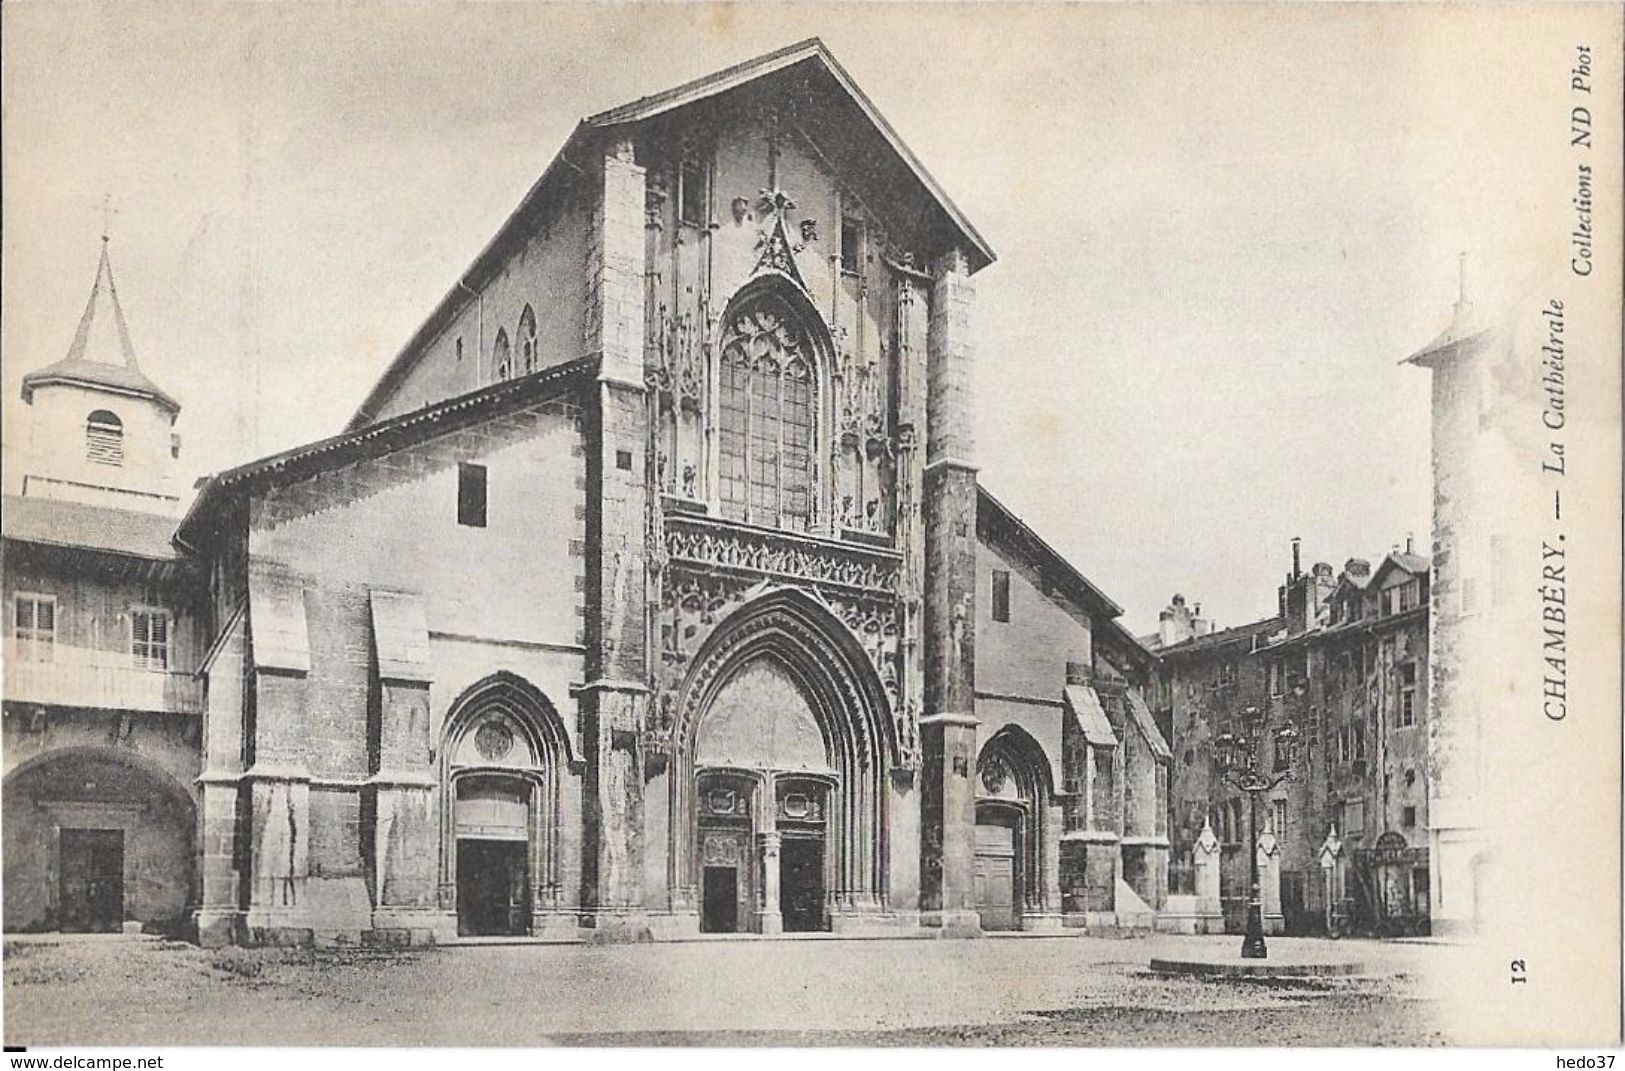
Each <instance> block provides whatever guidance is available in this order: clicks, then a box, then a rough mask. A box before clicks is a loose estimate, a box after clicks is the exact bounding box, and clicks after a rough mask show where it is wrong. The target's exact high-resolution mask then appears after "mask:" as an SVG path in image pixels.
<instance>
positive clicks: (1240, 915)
mask: <svg viewBox="0 0 1625 1071" xmlns="http://www.w3.org/2000/svg"><path fill="white" fill-rule="evenodd" d="M1429 584H1430V570H1429V565H1428V561H1427V559H1425V558H1422V557H1420V556H1419V555H1417V554H1415V553H1414V551H1413V550H1412V548H1411V546H1410V545H1409V543H1408V542H1407V545H1406V547H1405V549H1404V550H1400V549H1398V548H1395V549H1394V550H1393V551H1391V552H1390V553H1388V554H1387V555H1385V556H1384V557H1383V558H1382V560H1381V561H1380V562H1378V564H1377V565H1376V566H1375V567H1374V568H1373V567H1372V565H1371V564H1370V563H1369V562H1368V561H1365V560H1362V559H1350V560H1349V561H1348V562H1347V563H1346V564H1345V565H1344V567H1343V569H1342V570H1341V571H1340V572H1335V573H1334V570H1333V567H1332V566H1331V565H1329V564H1326V563H1324V562H1322V563H1317V564H1315V565H1314V566H1313V567H1312V568H1310V569H1309V570H1308V571H1307V572H1306V571H1304V570H1303V569H1302V567H1301V563H1300V560H1299V549H1298V545H1297V544H1296V542H1294V544H1293V562H1292V570H1291V572H1290V573H1288V574H1287V576H1286V578H1285V581H1284V583H1283V584H1282V585H1281V586H1280V588H1279V589H1278V593H1277V607H1278V612H1277V613H1276V614H1275V615H1274V616H1272V617H1269V618H1265V619H1261V620H1258V621H1254V622H1251V623H1249V624H1246V625H1242V626H1238V627H1234V628H1227V629H1222V630H1217V631H1215V630H1213V629H1212V628H1211V627H1210V625H1209V624H1208V623H1207V622H1206V621H1205V620H1204V619H1203V618H1201V616H1200V612H1199V608H1197V609H1196V610H1193V609H1191V608H1190V607H1188V606H1187V605H1186V603H1185V600H1184V599H1183V598H1182V597H1181V596H1177V595H1176V596H1175V597H1174V600H1173V602H1172V604H1171V605H1170V606H1169V608H1168V609H1167V610H1165V611H1163V614H1162V628H1161V630H1160V632H1159V634H1158V635H1157V636H1156V637H1154V638H1152V639H1150V640H1149V641H1148V642H1149V643H1150V644H1151V645H1152V646H1153V647H1154V648H1155V651H1156V654H1157V655H1158V656H1159V659H1160V666H1161V672H1160V682H1159V686H1158V689H1157V693H1156V696H1155V699H1156V702H1157V703H1158V705H1159V713H1161V714H1162V716H1163V717H1165V718H1166V719H1167V721H1168V723H1169V724H1170V726H1171V729H1170V737H1171V739H1172V742H1173V750H1174V755H1175V758H1174V763H1173V781H1172V787H1171V790H1170V808H1171V819H1170V826H1171V830H1172V832H1171V840H1172V851H1173V854H1174V859H1175V866H1174V872H1175V875H1176V885H1177V887H1178V889H1179V890H1180V891H1187V889H1188V885H1189V883H1190V881H1191V880H1192V878H1191V876H1190V875H1191V871H1190V866H1191V862H1192V851H1193V848H1194V846H1195V845H1196V844H1197V842H1198V840H1199V839H1200V838H1201V837H1202V833H1203V828H1204V825H1206V826H1208V827H1210V828H1211V829H1212V831H1213V833H1214V835H1215V837H1216V838H1217V841H1218V843H1219V844H1220V845H1221V846H1222V856H1221V858H1222V881H1221V895H1222V897H1223V905H1222V908H1223V912H1224V917H1225V924H1226V927H1227V928H1229V929H1232V930H1236V931H1239V930H1240V929H1241V928H1242V927H1243V925H1244V922H1245V912H1246V901H1247V896H1248V872H1249V867H1248V858H1247V852H1248V851H1249V850H1250V843H1249V836H1250V833H1249V821H1250V817H1251V816H1250V815H1249V813H1248V799H1247V796H1246V795H1245V794H1243V793H1241V792H1239V791H1238V790H1236V789H1235V788H1233V787H1231V786H1230V785H1228V784H1227V783H1225V781H1224V779H1223V777H1222V776H1221V775H1220V773H1219V771H1218V770H1217V769H1216V767H1215V758H1216V756H1215V749H1214V740H1215V738H1216V737H1217V736H1218V735H1219V734H1221V733H1225V732H1240V731H1241V729H1242V726H1243V724H1244V721H1245V719H1244V717H1243V712H1244V711H1246V710H1247V709H1248V708H1256V709H1257V710H1258V711H1259V712H1260V713H1261V715H1262V723H1263V725H1264V732H1263V736H1262V738H1261V739H1260V740H1259V741H1258V754H1257V756H1256V757H1255V768H1256V769H1259V770H1261V771H1263V772H1264V773H1266V774H1267V775H1269V776H1270V777H1272V778H1273V777H1274V776H1276V775H1278V774H1285V773H1290V775H1291V776H1289V777H1287V778H1286V779H1284V780H1283V781H1282V782H1281V783H1280V784H1279V785H1278V786H1277V787H1276V788H1274V789H1273V790H1272V791H1271V792H1270V793H1269V794H1268V797H1267V799H1264V800H1262V801H1261V802H1260V814H1259V815H1258V829H1259V830H1260V832H1261V833H1263V832H1266V831H1267V833H1268V834H1269V835H1270V836H1271V837H1272V838H1273V843H1272V844H1269V845H1266V848H1267V850H1268V854H1269V855H1270V856H1271V857H1272V859H1271V863H1272V867H1273V869H1275V870H1277V871H1278V873H1279V882H1280V890H1279V901H1278V902H1279V905H1280V909H1279V914H1278V916H1277V918H1276V920H1275V925H1276V926H1278V927H1279V928H1281V929H1284V930H1285V931H1287V932H1292V933H1310V932H1319V931H1322V930H1324V929H1325V928H1326V926H1327V925H1328V923H1329V922H1330V921H1332V920H1333V918H1334V916H1335V917H1336V919H1337V920H1338V921H1340V922H1347V923H1348V924H1351V925H1352V926H1353V927H1354V928H1355V929H1356V930H1358V931H1361V932H1369V933H1383V934H1390V933H1413V932H1419V931H1424V930H1426V929H1427V927H1428V925H1429V911H1430V907H1429V903H1430V893H1429V890H1430V888H1431V881H1430V875H1429V869H1428V868H1429V862H1428V860H1429V854H1428V842H1427V838H1428V829H1429V826H1428V777H1429V764H1428V758H1427V756H1428V730H1427V725H1428V717H1427V711H1428V686H1429V685H1428V681H1429V675H1428V665H1429V660H1428V600H1429ZM1288 726H1290V727H1291V728H1292V729H1293V731H1294V732H1295V733H1296V736H1297V739H1296V741H1295V742H1294V741H1291V740H1290V737H1288V738H1286V739H1282V738H1281V735H1280V734H1281V731H1282V730H1284V729H1285V728H1287V727H1288ZM1328 838H1331V843H1332V847H1333V856H1334V857H1335V858H1331V859H1328V858H1326V857H1325V856H1324V854H1323V849H1324V848H1326V847H1327V844H1328ZM1266 900H1267V901H1268V900H1270V897H1269V896H1266ZM1266 921H1269V920H1268V919H1267V920H1266Z"/></svg>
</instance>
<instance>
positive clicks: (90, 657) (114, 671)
mask: <svg viewBox="0 0 1625 1071" xmlns="http://www.w3.org/2000/svg"><path fill="white" fill-rule="evenodd" d="M25 653H26V654H28V655H32V656H33V657H24V655H25ZM5 660H6V661H5V670H6V673H5V699H6V702H8V703H40V704H50V705H53V706H65V707H84V708H88V709H100V710H136V711H152V712H158V713H167V714H201V713H203V682H202V681H200V680H198V679H196V678H195V677H194V676H193V675H192V674H191V673H186V672H178V671H176V670H174V669H168V670H164V669H150V668H147V667H143V666H138V665H135V664H134V662H133V659H132V657H131V656H130V655H128V654H124V655H122V656H121V655H120V654H119V653H117V652H112V651H96V650H88V649H86V648H82V647H69V646H66V645H64V644H55V645H53V646H52V647H51V648H50V650H49V655H48V657H47V658H44V659H41V658H40V652H39V651H38V650H37V649H35V650H30V651H27V652H24V651H22V650H20V649H19V647H18V645H17V644H16V643H15V642H14V641H11V640H8V641H6V644H5Z"/></svg>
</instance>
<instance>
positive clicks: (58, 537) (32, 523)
mask: <svg viewBox="0 0 1625 1071" xmlns="http://www.w3.org/2000/svg"><path fill="white" fill-rule="evenodd" d="M3 509H4V511H5V512H4V516H3V517H0V535H4V537H5V538H6V539H8V540H14V541H16V542H19V543H35V544H38V545H41V546H48V547H74V548H79V549H83V550H94V551H101V552H105V553H109V554H120V555H124V556H126V557H132V558H150V559H153V560H156V561H173V560H174V559H176V558H179V557H180V553H179V552H178V551H177V550H176V549H175V546H174V544H172V543H171V542H170V536H171V535H172V534H173V533H174V531H175V520H174V518H172V517H165V516H162V515H161V514H156V513H141V512H137V511H136V510H124V509H110V508H108V507H106V506H87V505H84V504H83V503H79V502H65V501H61V500H58V499H54V498H35V497H32V496H18V495H6V496H5V497H4V499H3Z"/></svg>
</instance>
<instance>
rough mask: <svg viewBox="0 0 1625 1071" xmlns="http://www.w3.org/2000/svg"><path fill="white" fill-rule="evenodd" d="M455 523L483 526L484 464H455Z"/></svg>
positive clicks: (473, 526)
mask: <svg viewBox="0 0 1625 1071" xmlns="http://www.w3.org/2000/svg"><path fill="white" fill-rule="evenodd" d="M457 523H458V524H461V525H464V526H466V527H468V528H484V527H485V466H484V465H469V464H462V465H458V466H457Z"/></svg>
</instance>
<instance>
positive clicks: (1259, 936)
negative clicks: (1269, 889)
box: [1241, 900, 1270, 959]
mask: <svg viewBox="0 0 1625 1071" xmlns="http://www.w3.org/2000/svg"><path fill="white" fill-rule="evenodd" d="M1269 954H1270V953H1269V948H1268V946H1266V945H1265V944H1264V906H1263V905H1262V904H1260V903H1259V902H1258V901H1257V900H1253V901H1251V902H1249V903H1248V904H1247V936H1245V937H1243V938H1242V939H1241V958H1242V959H1267V958H1269Z"/></svg>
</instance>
